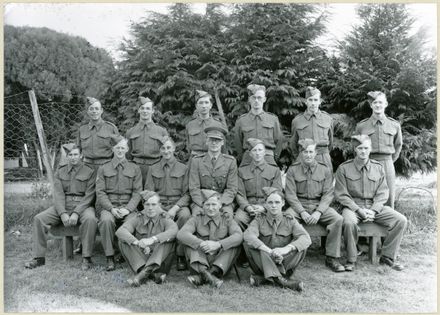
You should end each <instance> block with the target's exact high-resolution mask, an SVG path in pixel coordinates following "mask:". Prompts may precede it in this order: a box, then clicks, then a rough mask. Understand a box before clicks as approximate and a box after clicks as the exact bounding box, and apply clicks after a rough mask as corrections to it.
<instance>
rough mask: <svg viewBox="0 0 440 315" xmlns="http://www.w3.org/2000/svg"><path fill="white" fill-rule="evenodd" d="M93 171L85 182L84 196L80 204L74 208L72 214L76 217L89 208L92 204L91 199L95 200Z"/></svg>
mask: <svg viewBox="0 0 440 315" xmlns="http://www.w3.org/2000/svg"><path fill="white" fill-rule="evenodd" d="M95 184H96V180H95V171H93V172H92V174H91V175H90V178H89V180H88V182H87V188H86V192H85V194H84V197H83V199H82V200H81V201H80V203H79V204H78V205H77V206H76V207H75V209H74V210H73V212H76V213H77V214H78V215H79V214H81V213H83V212H84V210H86V209H87V208H88V207H91V206H92V204H93V199H95Z"/></svg>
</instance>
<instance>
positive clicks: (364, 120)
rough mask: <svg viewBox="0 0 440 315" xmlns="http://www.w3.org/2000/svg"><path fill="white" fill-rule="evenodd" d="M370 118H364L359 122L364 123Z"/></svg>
mask: <svg viewBox="0 0 440 315" xmlns="http://www.w3.org/2000/svg"><path fill="white" fill-rule="evenodd" d="M368 119H370V117H368V118H365V119H362V120H361V121H360V122H358V124H360V123H363V122H366V121H367V120H368Z"/></svg>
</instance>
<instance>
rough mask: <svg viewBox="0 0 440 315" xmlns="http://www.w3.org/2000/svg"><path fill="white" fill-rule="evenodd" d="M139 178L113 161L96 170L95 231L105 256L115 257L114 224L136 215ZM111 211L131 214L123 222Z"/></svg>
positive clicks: (134, 168) (130, 165)
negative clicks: (121, 209) (119, 210)
mask: <svg viewBox="0 0 440 315" xmlns="http://www.w3.org/2000/svg"><path fill="white" fill-rule="evenodd" d="M141 191H142V175H141V171H140V169H139V166H137V165H136V164H134V163H131V162H129V161H127V160H123V161H122V162H121V161H118V159H116V158H113V159H112V160H111V161H110V162H108V163H106V164H104V165H103V166H101V167H100V168H99V169H98V175H97V177H96V198H97V201H96V210H97V213H98V214H99V218H100V220H99V223H98V228H99V232H100V234H101V239H102V245H103V247H104V252H105V254H106V256H112V255H114V249H113V245H114V241H113V240H114V236H115V228H116V224H117V223H118V224H120V223H121V221H124V222H125V221H126V220H127V219H128V218H130V217H132V216H133V215H136V213H135V210H136V208H137V206H138V204H139V201H140V200H141V196H140V194H139V193H140V192H141ZM112 208H126V209H127V210H129V211H130V212H131V214H130V215H127V216H126V217H125V218H124V219H122V220H119V219H116V218H115V217H114V216H113V214H112V213H111V210H112Z"/></svg>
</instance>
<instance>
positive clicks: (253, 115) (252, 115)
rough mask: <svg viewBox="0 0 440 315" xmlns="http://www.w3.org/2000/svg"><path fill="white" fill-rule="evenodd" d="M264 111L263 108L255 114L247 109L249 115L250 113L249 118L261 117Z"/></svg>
mask: <svg viewBox="0 0 440 315" xmlns="http://www.w3.org/2000/svg"><path fill="white" fill-rule="evenodd" d="M264 113H265V111H264V110H263V111H262V112H261V113H259V114H258V115H255V114H254V113H253V112H252V111H249V115H251V119H255V118H257V117H258V118H260V119H261V118H262V116H263V114H264Z"/></svg>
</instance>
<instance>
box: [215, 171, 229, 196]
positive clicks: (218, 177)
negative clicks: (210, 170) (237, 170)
mask: <svg viewBox="0 0 440 315" xmlns="http://www.w3.org/2000/svg"><path fill="white" fill-rule="evenodd" d="M213 177H214V181H215V183H216V186H217V188H218V189H220V190H222V191H223V189H225V187H226V182H227V178H228V168H227V165H222V166H221V167H220V168H218V169H216V170H215V171H214V175H213Z"/></svg>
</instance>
